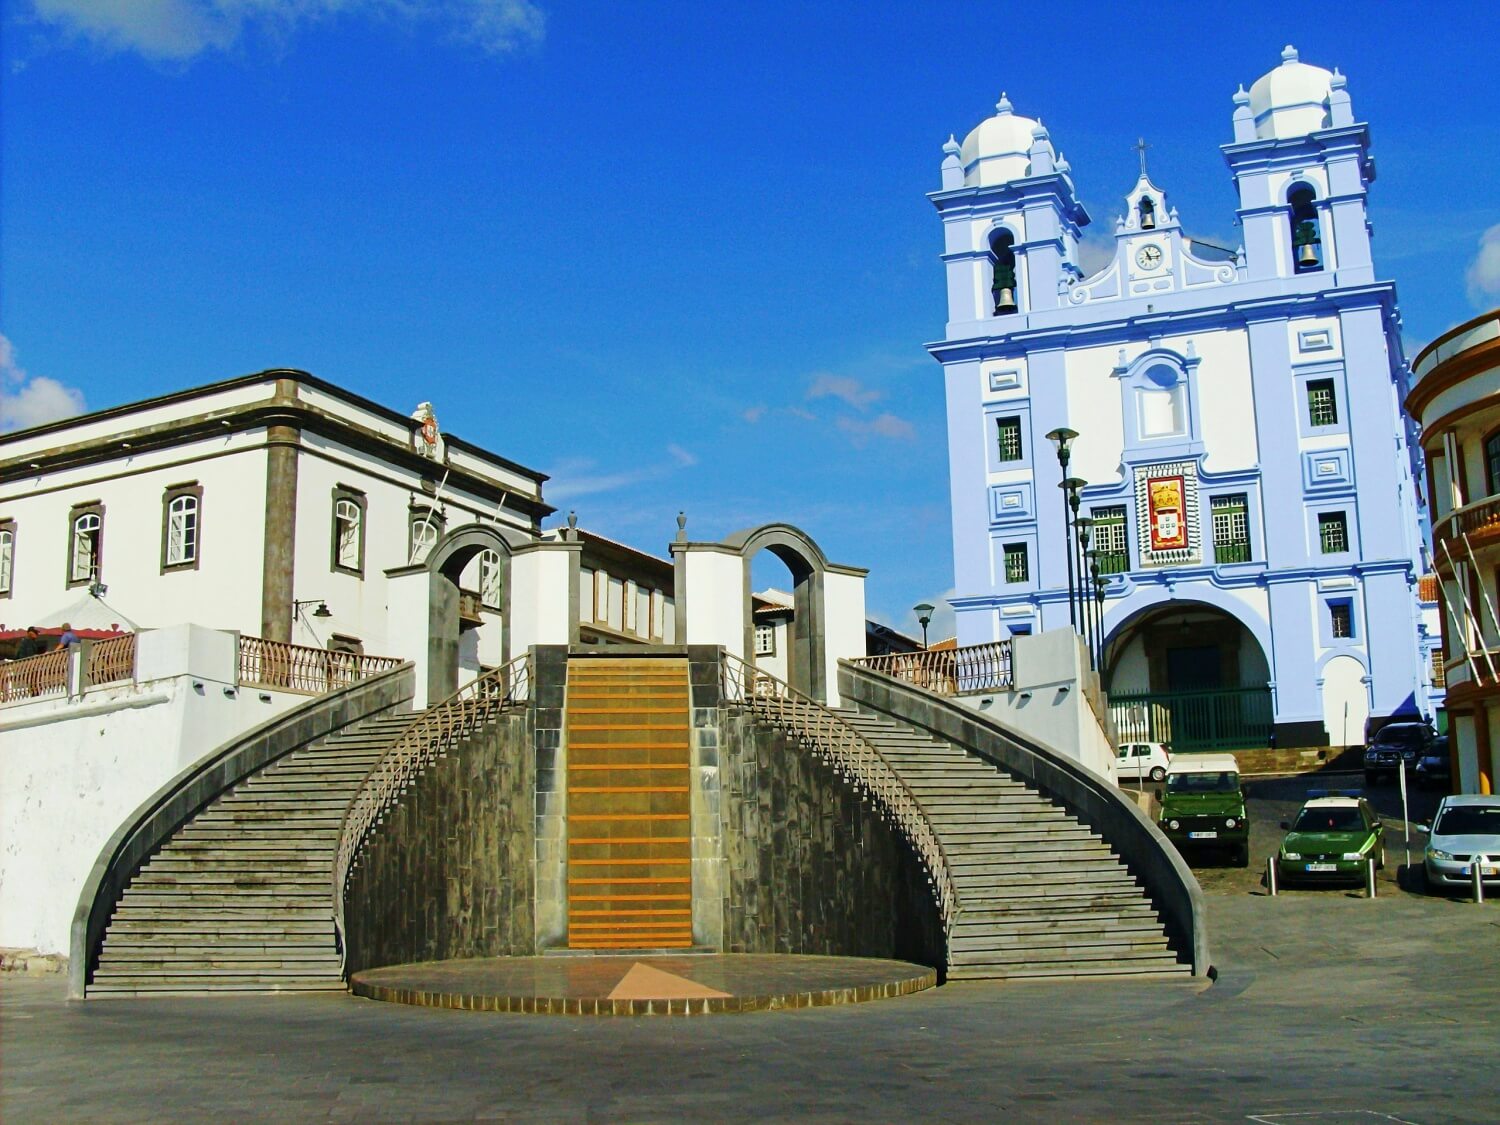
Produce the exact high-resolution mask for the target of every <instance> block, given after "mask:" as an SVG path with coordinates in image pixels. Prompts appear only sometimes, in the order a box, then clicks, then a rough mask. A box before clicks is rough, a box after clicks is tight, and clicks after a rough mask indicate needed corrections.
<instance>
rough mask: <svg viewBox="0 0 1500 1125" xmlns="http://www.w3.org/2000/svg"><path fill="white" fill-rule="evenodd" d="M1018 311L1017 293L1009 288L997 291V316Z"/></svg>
mask: <svg viewBox="0 0 1500 1125" xmlns="http://www.w3.org/2000/svg"><path fill="white" fill-rule="evenodd" d="M1015 311H1016V291H1015V290H1014V289H1012V288H1010V287H1009V286H1006V287H1005V288H1003V289H996V290H995V314H996V315H997V316H998V315H999V314H1000V313H1013V312H1015Z"/></svg>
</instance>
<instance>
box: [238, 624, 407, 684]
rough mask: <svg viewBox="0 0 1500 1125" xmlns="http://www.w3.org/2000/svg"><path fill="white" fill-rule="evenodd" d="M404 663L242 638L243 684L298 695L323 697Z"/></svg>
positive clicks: (283, 642) (241, 662)
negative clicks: (326, 693) (327, 693)
mask: <svg viewBox="0 0 1500 1125" xmlns="http://www.w3.org/2000/svg"><path fill="white" fill-rule="evenodd" d="M400 663H401V661H400V660H399V659H397V658H396V657H394V656H365V655H364V654H363V653H358V652H335V651H332V650H330V649H324V648H311V647H309V646H307V645H294V644H290V643H288V642H287V641H272V640H268V639H266V638H265V637H243V636H242V637H241V638H240V683H242V684H245V685H248V686H251V687H268V688H274V689H276V690H278V691H288V692H293V693H295V694H297V695H322V694H324V693H325V692H330V691H336V690H337V689H339V688H342V687H348V686H349V685H350V684H352V683H356V682H357V681H359V680H367V679H369V678H370V677H371V676H377V675H379V674H380V673H381V672H389V671H390V670H391V669H392V668H394V667H396V665H398V664H400Z"/></svg>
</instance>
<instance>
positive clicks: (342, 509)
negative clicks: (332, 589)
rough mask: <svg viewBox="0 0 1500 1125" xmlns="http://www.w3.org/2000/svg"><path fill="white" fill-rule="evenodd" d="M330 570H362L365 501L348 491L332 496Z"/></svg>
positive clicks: (342, 490) (363, 563) (355, 572)
mask: <svg viewBox="0 0 1500 1125" xmlns="http://www.w3.org/2000/svg"><path fill="white" fill-rule="evenodd" d="M333 569H335V570H344V571H348V572H349V573H351V574H363V573H364V569H365V498H364V496H363V494H361V493H356V492H354V491H352V490H345V489H335V490H334V494H333Z"/></svg>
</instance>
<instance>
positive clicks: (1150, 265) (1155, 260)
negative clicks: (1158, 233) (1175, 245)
mask: <svg viewBox="0 0 1500 1125" xmlns="http://www.w3.org/2000/svg"><path fill="white" fill-rule="evenodd" d="M1135 260H1136V264H1137V265H1139V266H1140V267H1141V269H1143V270H1154V269H1155V268H1156V267H1157V266H1159V265H1161V247H1160V246H1142V247H1141V248H1140V249H1139V250H1137V251H1136V252H1135Z"/></svg>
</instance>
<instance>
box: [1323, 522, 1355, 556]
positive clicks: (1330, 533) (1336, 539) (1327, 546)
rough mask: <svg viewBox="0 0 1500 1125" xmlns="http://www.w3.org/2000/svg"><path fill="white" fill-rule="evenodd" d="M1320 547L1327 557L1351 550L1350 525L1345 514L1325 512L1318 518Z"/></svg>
mask: <svg viewBox="0 0 1500 1125" xmlns="http://www.w3.org/2000/svg"><path fill="white" fill-rule="evenodd" d="M1318 545H1319V546H1320V547H1321V548H1322V552H1323V554H1325V555H1337V554H1341V553H1342V552H1344V551H1347V550H1348V549H1349V524H1348V521H1347V520H1346V519H1345V517H1344V513H1343V512H1324V513H1322V514H1321V515H1319V516H1318Z"/></svg>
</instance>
